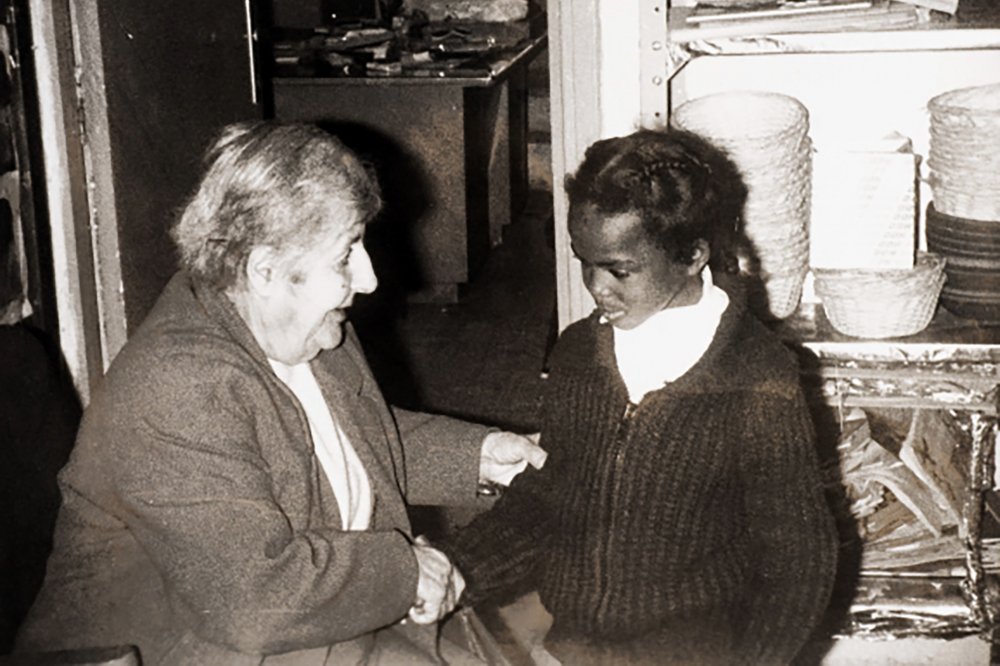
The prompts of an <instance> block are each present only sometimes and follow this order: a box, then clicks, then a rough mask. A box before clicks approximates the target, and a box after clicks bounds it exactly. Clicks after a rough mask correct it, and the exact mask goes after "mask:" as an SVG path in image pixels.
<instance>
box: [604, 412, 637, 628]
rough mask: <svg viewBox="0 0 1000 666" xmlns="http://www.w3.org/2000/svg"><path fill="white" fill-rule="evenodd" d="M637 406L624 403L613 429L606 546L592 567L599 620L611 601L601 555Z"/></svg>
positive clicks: (611, 529) (612, 519)
mask: <svg viewBox="0 0 1000 666" xmlns="http://www.w3.org/2000/svg"><path fill="white" fill-rule="evenodd" d="M638 408H639V406H638V405H636V404H635V403H633V402H632V401H629V402H627V403H625V411H623V412H622V415H621V418H620V419H619V421H618V427H617V428H616V429H615V439H614V442H613V443H612V446H613V447H614V448H613V456H612V460H611V495H610V497H609V498H608V510H609V515H608V537H609V538H608V543H607V544H605V546H606V548H605V549H601V548H598V549H596V550H595V559H594V567H595V569H596V570H597V573H598V577H599V580H601V587H602V589H601V593H600V597H599V600H598V604H597V619H598V622H600V618H602V617H604V616H605V615H606V613H607V610H608V604H609V603H610V601H611V594H610V592H611V581H610V577H611V576H610V572H608V571H607V570H606V569H605V567H603V566H602V555H604V554H605V553H606V552H607V551H608V550H609V549H610V547H611V542H612V541H613V540H614V532H615V517H616V513H615V505H616V504H617V498H618V495H619V493H620V492H621V483H622V476H623V475H622V470H623V469H624V467H625V445H626V443H627V442H628V436H629V430H630V428H631V425H632V419H633V417H634V416H635V412H636V410H637V409H638Z"/></svg>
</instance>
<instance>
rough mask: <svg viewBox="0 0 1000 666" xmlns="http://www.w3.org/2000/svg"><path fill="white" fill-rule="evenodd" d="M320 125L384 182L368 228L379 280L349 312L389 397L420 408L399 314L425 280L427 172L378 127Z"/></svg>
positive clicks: (366, 235)
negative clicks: (420, 261) (422, 234)
mask: <svg viewBox="0 0 1000 666" xmlns="http://www.w3.org/2000/svg"><path fill="white" fill-rule="evenodd" d="M320 126H321V127H322V128H323V129H325V130H326V131H328V132H330V133H332V134H334V135H336V136H337V137H338V138H340V140H341V141H343V142H344V144H345V145H346V146H347V147H348V148H350V149H351V150H353V151H354V152H355V153H356V154H357V155H358V156H359V157H360V158H361V159H362V160H363V161H364V162H365V163H366V164H368V165H369V166H370V167H371V169H372V170H373V171H374V173H375V176H376V178H377V179H378V182H379V185H380V186H381V188H382V199H383V207H382V211H381V212H380V214H379V215H378V217H377V218H376V219H375V220H374V221H373V222H371V223H369V225H368V228H367V229H366V231H365V247H366V248H367V250H368V253H369V255H371V259H372V265H373V267H374V269H375V275H376V276H377V277H378V281H379V284H378V288H377V289H376V290H375V292H374V293H372V294H359V295H358V296H357V297H356V298H355V300H354V305H353V306H352V308H351V315H350V317H351V322H352V323H353V324H354V327H355V328H356V329H357V331H358V336H359V337H360V338H361V343H362V346H363V348H364V350H365V355H366V356H367V358H368V363H369V364H370V365H371V367H372V371H373V372H374V373H375V377H376V379H377V380H378V381H379V385H380V386H381V387H382V388H383V391H384V392H386V395H385V397H386V399H387V400H388V401H389V402H390V403H391V404H395V405H399V406H401V407H407V408H411V409H413V408H416V407H418V406H419V404H420V395H419V386H418V384H417V382H416V381H415V379H414V377H413V375H412V372H411V371H410V369H409V367H408V363H407V354H406V349H405V347H404V345H403V341H402V340H401V338H400V335H399V334H398V331H397V330H396V320H397V319H398V318H399V317H400V316H401V315H403V314H405V312H406V309H407V307H408V305H407V298H408V295H409V294H410V293H412V292H414V291H416V290H418V289H420V288H421V287H422V286H423V284H424V279H423V277H422V276H421V274H420V270H419V267H418V265H417V262H416V250H415V248H414V237H413V230H414V224H415V221H416V220H418V219H420V217H421V216H422V215H423V214H424V212H425V211H427V209H428V208H429V206H430V205H431V202H430V201H429V199H428V195H427V192H428V191H429V187H428V184H427V180H426V177H425V176H424V175H423V174H422V172H421V170H420V168H419V165H418V163H417V160H416V158H415V157H414V156H413V155H411V154H410V153H409V152H407V150H406V148H405V147H403V146H402V145H400V144H399V143H398V142H397V141H395V140H393V139H392V138H391V137H389V136H387V135H385V134H383V133H382V132H380V131H378V130H377V129H374V128H371V127H368V126H365V125H362V124H360V123H354V122H324V123H320Z"/></svg>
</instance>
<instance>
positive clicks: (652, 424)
mask: <svg viewBox="0 0 1000 666" xmlns="http://www.w3.org/2000/svg"><path fill="white" fill-rule="evenodd" d="M742 303H743V302H742V299H741V298H740V297H739V294H738V292H736V291H735V290H733V293H731V302H730V305H729V307H728V308H727V310H726V311H725V312H724V313H723V316H722V320H721V321H720V324H719V328H718V330H717V331H716V334H715V337H714V339H713V340H712V343H711V345H710V346H709V348H708V350H707V351H706V352H705V354H704V355H703V356H702V358H701V359H700V360H699V361H698V362H697V363H696V364H695V365H694V367H692V368H691V369H690V370H689V371H688V372H687V373H685V374H684V375H682V376H681V377H680V378H678V379H677V380H676V381H674V382H671V383H669V384H667V385H665V386H664V387H663V388H660V389H658V390H655V391H652V392H651V393H649V394H647V395H646V396H645V397H644V398H643V399H642V400H641V401H640V403H639V404H638V405H635V404H632V403H630V401H629V397H628V392H627V389H626V388H625V385H624V383H623V381H622V379H621V376H620V374H619V372H618V369H617V366H616V363H615V358H614V338H613V335H612V331H611V329H610V327H609V326H607V325H602V324H600V323H599V322H598V318H597V315H596V314H594V315H593V316H591V317H589V318H587V319H584V320H582V321H580V322H577V323H575V324H573V325H571V326H569V327H568V328H567V329H566V330H565V331H564V332H563V334H562V335H561V336H560V339H559V341H558V342H557V344H556V347H555V348H554V350H553V352H552V354H551V356H550V364H549V367H550V379H549V381H548V388H547V392H546V396H545V403H544V407H543V424H542V439H541V444H542V446H543V447H544V448H545V449H546V450H547V451H548V453H549V457H548V461H547V462H546V464H545V467H543V468H542V469H541V470H537V471H536V470H529V471H526V472H525V473H524V474H522V475H520V476H519V477H518V478H516V479H515V480H514V481H513V483H512V484H511V486H510V489H509V490H508V491H507V492H506V493H505V494H504V495H503V497H502V498H501V499H500V502H499V503H498V504H497V506H496V507H495V508H494V509H492V510H491V511H489V512H487V513H485V514H483V515H480V516H478V517H477V518H476V519H475V520H474V521H473V522H472V523H471V524H470V525H469V526H468V527H467V528H466V529H465V530H462V531H460V532H459V533H458V534H457V535H456V537H455V538H454V540H453V542H451V543H450V544H446V546H445V547H446V550H447V551H448V552H449V553H450V554H451V555H452V557H453V558H454V559H455V561H456V562H457V563H458V565H459V568H460V569H461V570H462V571H463V573H464V575H465V577H466V581H467V583H468V587H467V590H466V593H467V600H468V601H469V602H472V603H475V602H476V601H477V600H481V599H485V598H488V597H490V596H493V595H497V594H502V593H503V592H505V591H509V590H517V589H518V588H521V589H530V588H535V589H537V590H538V592H539V596H540V598H541V601H542V603H543V604H544V605H545V607H546V608H547V609H548V610H549V612H551V613H552V615H553V617H554V624H553V626H552V630H551V631H550V633H549V637H548V639H547V641H546V644H547V646H548V647H549V649H550V650H551V651H552V652H553V653H554V654H556V656H562V657H563V658H564V660H565V661H566V663H573V664H600V665H601V666H605V665H609V664H619V663H620V664H629V666H634V665H635V664H657V665H660V664H668V663H696V664H707V663H724V664H736V663H747V664H755V665H757V664H777V663H788V662H789V661H790V660H791V659H792V658H793V656H794V655H795V654H796V652H797V651H798V650H799V649H800V648H801V647H802V645H803V644H804V643H805V641H806V639H807V637H808V635H809V633H810V631H811V630H812V629H813V628H814V627H815V626H816V625H817V623H818V621H819V618H820V616H821V614H822V613H823V611H824V609H825V607H826V604H827V603H828V600H829V596H830V591H831V587H832V583H833V576H834V573H835V563H836V553H837V542H836V533H835V530H834V524H833V518H832V513H831V512H830V509H829V508H828V506H827V504H826V501H825V498H824V493H823V490H822V484H821V482H820V474H819V464H818V456H817V452H816V450H815V438H814V433H813V427H812V424H811V422H810V417H809V412H808V410H807V406H806V402H805V400H804V396H803V392H802V390H801V388H800V386H799V380H798V375H797V372H796V366H795V363H794V360H793V359H792V358H791V354H790V352H789V351H788V350H787V349H785V348H784V347H783V346H782V344H781V343H780V342H779V341H778V340H777V339H776V338H775V336H774V335H773V334H772V333H771V332H770V331H768V330H767V329H766V328H765V327H764V326H763V325H762V324H760V323H759V322H758V321H757V320H756V319H754V317H753V316H752V315H750V314H749V313H748V312H747V311H746V309H745V306H743V304H742ZM663 353H669V340H664V349H663ZM567 655H568V656H567Z"/></svg>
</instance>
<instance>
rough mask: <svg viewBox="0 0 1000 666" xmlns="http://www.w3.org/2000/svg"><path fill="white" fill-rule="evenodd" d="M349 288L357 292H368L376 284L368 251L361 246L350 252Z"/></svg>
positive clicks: (373, 289)
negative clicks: (357, 249)
mask: <svg viewBox="0 0 1000 666" xmlns="http://www.w3.org/2000/svg"><path fill="white" fill-rule="evenodd" d="M351 263H352V264H353V265H352V266H351V288H352V289H354V292H355V293H357V294H370V293H372V292H373V291H375V287H377V286H378V278H377V277H375V268H374V267H373V266H372V259H371V257H370V256H368V251H367V250H365V249H364V248H363V247H362V248H361V249H360V250H359V251H355V252H352V253H351Z"/></svg>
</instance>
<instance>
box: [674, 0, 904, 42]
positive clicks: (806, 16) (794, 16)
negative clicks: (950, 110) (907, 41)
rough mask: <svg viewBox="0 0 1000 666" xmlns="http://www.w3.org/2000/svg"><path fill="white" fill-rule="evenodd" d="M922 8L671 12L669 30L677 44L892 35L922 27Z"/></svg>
mask: <svg viewBox="0 0 1000 666" xmlns="http://www.w3.org/2000/svg"><path fill="white" fill-rule="evenodd" d="M918 20H919V16H918V9H917V7H915V6H913V5H910V4H905V3H897V2H890V1H889V0H786V1H785V2H779V3H775V4H773V5H759V6H751V7H746V8H735V7H725V8H719V7H714V6H711V5H707V4H705V3H699V4H698V5H696V6H694V7H672V8H671V9H670V11H669V14H668V20H667V30H668V33H669V35H670V40H671V41H672V42H676V43H684V42H692V41H697V40H703V39H722V38H727V37H749V36H757V35H773V34H782V33H786V34H787V33H804V32H838V31H845V30H889V29H895V28H903V27H908V26H912V25H916V24H917V23H918Z"/></svg>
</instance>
